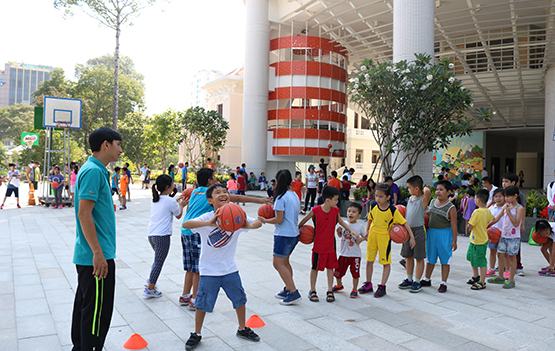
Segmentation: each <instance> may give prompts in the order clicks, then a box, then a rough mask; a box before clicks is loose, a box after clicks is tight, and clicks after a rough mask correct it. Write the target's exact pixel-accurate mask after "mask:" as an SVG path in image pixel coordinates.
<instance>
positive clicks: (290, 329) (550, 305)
mask: <svg viewBox="0 0 555 351" xmlns="http://www.w3.org/2000/svg"><path fill="white" fill-rule="evenodd" d="M25 187H26V186H25ZM4 189H5V187H2V188H0V193H2V194H4ZM132 195H133V201H132V202H131V203H129V204H128V210H127V211H118V212H117V235H118V250H117V260H116V266H117V268H116V271H117V284H116V302H115V310H114V316H113V318H112V324H111V329H110V331H109V333H108V338H107V342H106V345H105V348H106V350H122V349H123V343H124V342H125V340H126V339H127V338H128V337H129V336H130V335H131V334H132V333H134V332H137V333H140V334H141V335H143V336H144V337H145V339H146V340H147V341H148V342H149V346H148V349H149V350H164V351H171V350H183V349H184V345H185V341H186V340H187V338H188V337H189V333H190V331H191V330H192V329H193V317H194V313H193V312H190V311H188V310H186V309H184V308H183V307H180V306H179V304H178V302H177V299H178V296H179V294H180V293H181V289H182V282H183V269H182V263H181V244H180V241H179V235H178V234H177V233H178V222H177V221H175V222H174V236H173V238H172V241H173V243H172V247H171V251H170V254H169V256H168V259H167V261H166V264H165V266H164V269H163V271H162V275H161V278H160V280H159V282H158V287H159V289H160V290H161V291H162V292H163V293H164V296H163V297H162V298H160V299H155V300H143V298H142V291H143V285H144V283H145V280H146V278H147V276H148V273H149V268H150V264H151V262H152V261H151V260H152V257H153V252H152V249H151V248H150V246H149V244H148V241H147V238H146V234H147V233H146V228H147V223H148V218H149V208H150V202H151V200H150V197H149V196H150V192H148V191H144V190H138V189H137V188H132ZM23 198H25V199H26V196H25V195H24V197H23ZM12 201H13V199H12ZM12 201H8V204H7V206H6V208H7V209H5V210H2V211H1V212H0V235H1V239H2V240H1V241H0V284H1V285H2V289H0V295H1V296H0V299H1V302H0V310H1V316H2V317H1V318H0V350H6V351H11V350H21V351H27V350H48V351H55V350H71V340H70V323H71V310H72V303H73V296H74V289H75V287H76V283H77V282H76V273H75V267H74V266H73V264H72V263H71V259H72V254H73V243H74V238H75V221H74V214H73V209H68V208H66V209H62V210H52V209H47V208H42V207H38V206H37V207H32V208H30V207H24V208H23V209H15V208H14V207H15V204H14V203H13V202H12ZM24 202H26V201H24ZM245 208H246V211H247V213H248V214H250V215H255V214H256V209H257V206H256V205H249V204H247V206H246V207H245ZM273 228H274V226H273V225H265V226H264V227H263V228H261V229H260V230H256V231H251V232H248V233H247V234H245V235H244V236H242V237H241V239H240V240H239V245H238V251H237V261H238V264H239V269H240V273H241V277H242V279H243V284H244V287H245V290H246V292H247V296H248V303H247V313H248V315H251V314H258V315H260V316H261V317H262V318H263V320H264V321H265V322H266V326H265V327H264V328H262V329H258V330H257V332H259V334H260V336H261V339H262V340H261V342H260V343H256V344H255V343H251V342H248V341H244V340H241V339H238V338H237V337H236V336H235V331H236V328H237V323H236V319H235V313H234V311H233V309H232V307H231V304H230V302H229V301H228V300H227V298H226V297H225V295H224V294H223V293H222V294H221V295H220V298H219V300H218V303H217V306H216V308H215V312H214V313H212V314H208V316H207V318H206V325H205V329H204V330H203V339H202V344H201V346H200V347H199V350H218V351H225V350H245V351H246V350H287V351H291V350H342V351H346V350H406V349H409V350H427V351H431V350H471V351H478V350H492V349H494V350H501V349H503V350H534V351H536V350H553V349H554V347H555V346H554V345H555V331H554V326H555V279H552V278H543V277H539V276H538V275H537V273H536V271H537V270H538V269H539V268H540V267H541V266H544V265H545V262H543V258H542V257H541V254H540V252H539V249H538V248H537V247H531V246H528V245H527V244H524V245H523V246H522V252H523V262H524V265H525V271H526V273H527V275H526V276H525V277H518V279H517V288H516V289H513V290H510V291H508V290H503V289H501V287H500V286H493V285H488V287H487V289H486V290H483V291H471V290H470V289H469V286H468V285H466V283H465V282H466V280H467V279H468V277H469V275H470V269H469V266H468V264H467V262H466V260H465V251H466V246H467V239H466V238H462V237H460V238H459V249H458V250H457V251H456V253H455V256H454V258H453V261H452V263H453V267H452V274H451V277H450V279H449V291H448V293H446V294H439V293H437V291H436V289H435V288H425V289H424V291H423V292H421V293H420V294H410V293H409V292H408V291H401V290H399V289H398V288H397V284H398V283H399V282H400V281H401V280H402V279H403V278H404V275H403V271H402V268H401V266H400V265H398V264H396V263H395V264H394V265H393V269H392V274H391V278H390V282H389V285H388V295H387V296H386V297H384V298H382V299H375V298H374V297H372V296H361V297H360V298H358V299H350V298H349V297H348V296H347V294H346V293H340V294H336V298H337V300H336V302H335V303H326V302H325V301H322V300H323V299H322V297H325V290H326V288H325V278H324V275H323V274H320V276H319V281H318V293H319V295H320V298H321V302H319V303H313V302H310V301H308V299H307V298H306V294H307V292H308V276H309V269H310V247H309V246H307V245H302V244H299V246H298V247H297V249H296V250H295V252H294V254H293V256H292V263H293V268H294V270H295V280H296V283H297V284H298V286H299V289H300V291H301V293H302V294H303V301H302V302H301V303H300V304H299V305H297V306H281V305H279V304H278V300H276V299H275V298H274V293H275V292H276V291H278V290H280V289H281V288H282V287H283V284H282V283H281V281H280V279H279V277H278V275H277V273H276V272H275V271H274V269H273V267H272V242H273V238H272V232H273ZM399 251H400V246H399V245H396V246H395V247H394V250H393V252H394V256H393V259H394V262H397V261H398V259H399ZM363 252H364V251H363ZM377 273H378V277H379V274H381V269H380V268H378V269H377ZM362 274H363V275H364V271H363V272H362ZM438 274H439V271H436V272H435V275H434V278H436V279H435V280H433V284H434V286H435V287H436V288H437V283H438V280H437V277H438ZM345 282H346V283H347V284H346V287H347V288H350V279H349V278H347V279H346V280H345Z"/></svg>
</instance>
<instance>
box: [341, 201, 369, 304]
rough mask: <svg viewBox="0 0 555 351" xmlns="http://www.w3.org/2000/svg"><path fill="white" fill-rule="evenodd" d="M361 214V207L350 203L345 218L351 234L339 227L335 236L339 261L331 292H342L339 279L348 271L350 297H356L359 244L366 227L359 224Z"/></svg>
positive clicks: (364, 235)
mask: <svg viewBox="0 0 555 351" xmlns="http://www.w3.org/2000/svg"><path fill="white" fill-rule="evenodd" d="M361 213H362V206H361V205H360V204H359V203H356V202H351V203H350V204H349V207H348V208H347V218H348V219H349V227H351V232H348V231H346V230H345V229H343V228H341V227H337V236H338V237H339V238H341V243H340V245H339V247H340V249H339V259H338V260H337V261H338V267H337V269H336V270H335V273H334V276H335V279H336V280H337V285H335V286H334V287H333V289H332V291H333V292H337V291H341V290H343V282H342V281H341V279H342V278H343V277H344V276H345V274H346V273H347V269H350V271H351V276H352V277H353V289H352V290H351V294H350V297H351V298H355V297H358V290H357V289H358V280H359V278H360V257H361V255H362V254H361V251H360V246H359V245H360V243H361V242H363V241H364V240H366V234H367V231H366V225H365V224H364V222H360V221H359V219H360V214H361Z"/></svg>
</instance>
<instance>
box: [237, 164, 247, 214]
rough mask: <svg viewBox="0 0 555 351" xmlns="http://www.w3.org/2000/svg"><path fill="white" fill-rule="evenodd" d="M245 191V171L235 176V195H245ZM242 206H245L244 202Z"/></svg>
mask: <svg viewBox="0 0 555 351" xmlns="http://www.w3.org/2000/svg"><path fill="white" fill-rule="evenodd" d="M245 191H247V174H246V173H245V171H239V174H238V175H237V194H239V195H245ZM243 206H245V203H244V202H243Z"/></svg>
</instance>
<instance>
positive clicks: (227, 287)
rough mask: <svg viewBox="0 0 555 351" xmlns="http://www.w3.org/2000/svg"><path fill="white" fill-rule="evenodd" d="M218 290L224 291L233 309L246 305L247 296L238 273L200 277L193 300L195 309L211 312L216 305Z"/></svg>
mask: <svg viewBox="0 0 555 351" xmlns="http://www.w3.org/2000/svg"><path fill="white" fill-rule="evenodd" d="M220 288H222V289H224V292H225V294H226V295H227V298H228V299H229V300H231V303H232V304H233V308H234V309H237V308H239V307H241V306H244V305H246V304H247V295H246V294H245V290H244V289H243V285H242V284H241V277H240V276H239V272H234V273H229V274H226V275H220V276H209V275H205V276H202V275H201V276H200V281H199V285H198V293H197V298H196V300H195V306H196V307H197V309H199V310H201V311H204V312H212V311H213V310H214V305H216V300H217V299H218V293H219V292H220Z"/></svg>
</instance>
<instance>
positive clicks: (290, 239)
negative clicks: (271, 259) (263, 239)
mask: <svg viewBox="0 0 555 351" xmlns="http://www.w3.org/2000/svg"><path fill="white" fill-rule="evenodd" d="M298 242H299V237H298V236H281V235H274V256H277V257H288V256H289V255H291V254H292V253H293V250H295V246H297V243H298Z"/></svg>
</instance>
